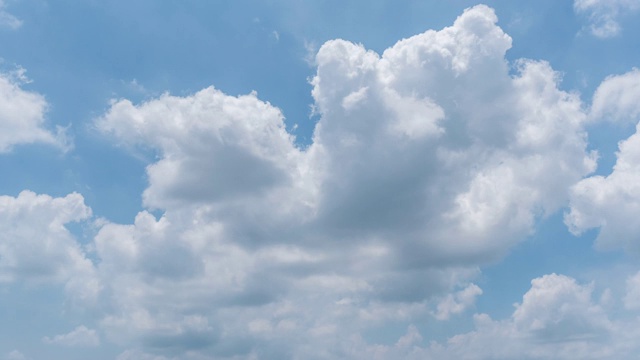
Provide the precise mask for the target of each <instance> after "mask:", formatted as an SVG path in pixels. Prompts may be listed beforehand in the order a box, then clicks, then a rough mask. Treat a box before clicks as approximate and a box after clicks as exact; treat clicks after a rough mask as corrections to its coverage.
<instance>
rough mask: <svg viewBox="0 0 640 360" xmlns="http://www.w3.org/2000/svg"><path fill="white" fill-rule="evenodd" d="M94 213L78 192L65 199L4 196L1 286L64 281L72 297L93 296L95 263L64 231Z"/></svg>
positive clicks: (0, 234)
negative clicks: (68, 225) (73, 223)
mask: <svg viewBox="0 0 640 360" xmlns="http://www.w3.org/2000/svg"><path fill="white" fill-rule="evenodd" d="M90 215H91V210H90V209H89V208H88V207H87V206H85V204H84V199H83V198H82V196H81V195H79V194H77V193H72V194H69V195H67V196H65V197H61V198H52V197H51V196H48V195H37V194H35V193H33V192H31V191H23V192H21V193H20V194H19V195H18V196H17V197H12V196H0V284H1V283H14V282H23V281H35V282H48V281H54V282H64V283H65V284H66V289H67V291H68V292H69V293H70V295H72V296H73V297H74V298H77V299H79V300H88V299H90V298H93V297H95V294H96V291H97V288H96V287H97V282H96V281H95V279H93V278H92V276H93V275H92V274H93V271H94V269H93V264H92V263H91V261H89V260H88V259H87V258H86V257H85V254H84V252H83V250H82V249H81V248H80V246H79V245H78V243H77V242H76V241H75V239H74V237H73V236H72V235H71V233H70V232H69V230H67V228H66V227H65V225H66V224H68V223H71V222H76V221H81V220H85V219H87V218H88V217H89V216H90Z"/></svg>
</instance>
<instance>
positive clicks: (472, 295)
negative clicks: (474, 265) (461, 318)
mask: <svg viewBox="0 0 640 360" xmlns="http://www.w3.org/2000/svg"><path fill="white" fill-rule="evenodd" d="M480 295H482V289H480V287H478V286H477V285H476V284H471V285H469V286H467V287H466V288H464V289H463V290H460V291H458V292H457V293H455V294H449V295H448V296H447V297H445V298H444V299H443V300H442V301H440V303H438V307H437V312H436V314H435V317H436V319H438V320H448V319H449V317H450V316H451V315H452V314H460V313H462V312H463V311H465V310H466V309H468V308H469V307H471V306H473V305H474V304H475V302H476V297H478V296H480Z"/></svg>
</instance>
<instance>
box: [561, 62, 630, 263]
mask: <svg viewBox="0 0 640 360" xmlns="http://www.w3.org/2000/svg"><path fill="white" fill-rule="evenodd" d="M638 79H640V75H639V73H638V70H633V71H631V72H629V73H627V74H624V75H619V76H614V77H610V78H608V79H606V80H605V81H604V82H603V83H602V85H601V86H600V87H599V88H598V89H597V91H596V93H595V95H594V100H593V106H592V116H591V117H593V118H594V119H597V118H608V119H613V120H615V121H626V122H628V121H638V120H639V119H638V117H639V116H640V106H638V102H637V101H634V100H633V99H634V98H633V97H634V94H636V95H635V96H636V98H637V96H638V95H640V94H639V93H638V86H637V81H638ZM639 129H640V124H638V125H636V133H635V134H633V135H632V136H630V137H629V138H628V139H626V140H624V141H621V142H620V143H619V151H618V153H617V161H616V164H615V166H614V167H613V171H612V172H611V174H609V175H608V176H592V177H589V178H586V179H584V180H582V181H580V182H579V183H577V184H576V185H575V186H574V187H573V188H572V195H571V210H570V212H569V213H568V214H566V215H565V222H566V223H567V225H568V226H569V229H570V230H571V231H572V232H573V233H574V234H576V235H579V234H581V233H582V232H584V231H586V230H588V229H590V228H600V233H599V234H598V238H597V244H598V245H599V246H601V247H603V248H614V247H622V248H625V249H627V250H629V251H632V252H638V251H640V246H639V244H640V238H638V231H639V230H640V225H638V222H637V221H636V220H635V219H636V217H637V215H638V214H639V213H640V188H639V187H638V182H639V181H640V172H639V171H638V165H639V164H640V132H639Z"/></svg>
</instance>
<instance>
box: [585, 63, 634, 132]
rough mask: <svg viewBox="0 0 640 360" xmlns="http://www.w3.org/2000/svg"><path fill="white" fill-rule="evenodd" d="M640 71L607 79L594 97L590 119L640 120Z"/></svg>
mask: <svg viewBox="0 0 640 360" xmlns="http://www.w3.org/2000/svg"><path fill="white" fill-rule="evenodd" d="M639 98H640V70H638V69H633V70H632V71H629V72H628V73H626V74H622V75H616V76H610V77H608V78H606V79H605V80H604V81H603V82H602V83H601V84H600V86H598V89H596V92H595V94H594V95H593V102H592V105H591V113H590V117H591V118H593V119H594V120H598V119H606V120H610V121H615V122H637V121H638V120H640V102H638V99H639Z"/></svg>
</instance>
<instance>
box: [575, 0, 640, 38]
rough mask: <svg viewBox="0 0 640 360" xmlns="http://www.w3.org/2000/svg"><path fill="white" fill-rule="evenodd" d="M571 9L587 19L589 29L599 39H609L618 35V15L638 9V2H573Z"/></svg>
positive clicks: (639, 2)
mask: <svg viewBox="0 0 640 360" xmlns="http://www.w3.org/2000/svg"><path fill="white" fill-rule="evenodd" d="M573 8H574V10H575V11H576V12H577V13H580V14H586V15H587V16H588V17H589V21H590V25H589V29H590V31H591V33H592V34H593V35H595V36H597V37H599V38H609V37H613V36H616V35H618V34H619V33H620V31H621V28H620V24H619V23H618V21H617V18H618V16H619V15H620V13H624V12H629V11H636V10H638V9H640V1H638V0H574V2H573Z"/></svg>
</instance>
